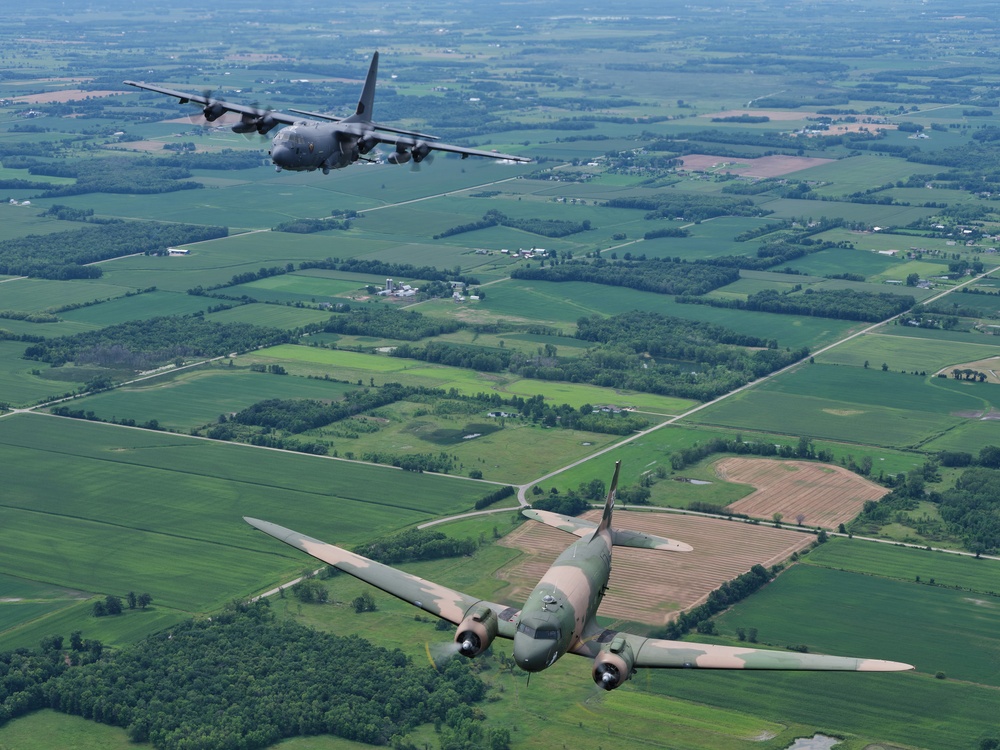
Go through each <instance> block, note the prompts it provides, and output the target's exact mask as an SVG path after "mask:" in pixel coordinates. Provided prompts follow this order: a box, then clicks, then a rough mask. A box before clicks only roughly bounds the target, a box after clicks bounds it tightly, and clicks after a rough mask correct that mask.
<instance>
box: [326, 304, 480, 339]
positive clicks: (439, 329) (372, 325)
mask: <svg viewBox="0 0 1000 750" xmlns="http://www.w3.org/2000/svg"><path fill="white" fill-rule="evenodd" d="M465 327H466V324H465V323H463V322H461V321H458V320H450V319H447V318H431V317H428V316H426V315H422V314H421V313H418V312H410V311H408V310H401V309H399V308H398V307H391V306H389V305H365V306H364V307H360V308H358V307H356V308H353V309H351V310H348V311H347V312H345V313H344V314H341V315H334V316H333V317H332V318H330V320H329V322H328V323H326V324H325V325H324V326H323V330H324V331H325V332H326V333H340V334H344V335H348V336H372V337H375V338H387V339H403V340H404V341H417V340H419V339H423V338H428V337H431V336H440V335H442V334H445V333H453V332H455V331H457V330H459V329H461V328H465Z"/></svg>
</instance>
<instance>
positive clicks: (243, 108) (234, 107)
mask: <svg viewBox="0 0 1000 750" xmlns="http://www.w3.org/2000/svg"><path fill="white" fill-rule="evenodd" d="M122 83H124V84H125V85H127V86H135V87H136V88H137V89H144V90H146V91H153V92H155V93H157V94H164V95H166V96H173V97H176V98H178V99H180V103H181V104H187V103H188V102H195V103H196V104H201V105H204V106H206V107H209V106H218V107H219V108H220V112H219V114H221V113H222V112H223V111H225V112H236V113H238V114H240V115H247V116H248V117H259V116H260V115H261V114H262V112H264V111H265V110H262V109H261V108H260V107H250V106H247V105H245V104H233V103H232V102H227V101H223V100H222V99H213V98H212V97H210V96H204V95H202V94H187V93H185V92H183V91H175V90H174V89H168V88H164V87H162V86H153V85H152V84H149V83H145V82H143V81H122ZM266 113H267V115H268V116H269V117H270V118H271V119H272V120H273V121H274V122H275V123H281V124H282V125H293V124H295V123H296V122H300V121H301V120H302V118H301V117H294V116H292V115H286V114H284V113H282V112H275V111H273V110H266ZM216 116H218V115H216Z"/></svg>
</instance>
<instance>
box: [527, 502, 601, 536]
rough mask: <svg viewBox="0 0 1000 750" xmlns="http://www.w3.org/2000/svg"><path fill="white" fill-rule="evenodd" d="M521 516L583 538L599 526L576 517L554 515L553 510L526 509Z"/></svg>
mask: <svg viewBox="0 0 1000 750" xmlns="http://www.w3.org/2000/svg"><path fill="white" fill-rule="evenodd" d="M521 515H523V516H527V517H528V518H531V519H534V520H535V521H541V522H542V523H544V524H545V525H546V526H551V527H552V528H554V529H559V530H560V531H568V532H569V533H570V534H576V535H577V536H581V537H583V536H587V534H591V533H593V531H594V529H596V528H597V524H596V523H594V522H593V521H588V520H586V519H585V518H576V517H574V516H564V515H563V514H562V513H553V512H552V511H551V510H535V509H534V508H525V509H524V510H522V511H521Z"/></svg>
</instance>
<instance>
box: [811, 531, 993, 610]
mask: <svg viewBox="0 0 1000 750" xmlns="http://www.w3.org/2000/svg"><path fill="white" fill-rule="evenodd" d="M805 562H807V563H808V564H809V565H817V566H822V567H828V568H833V569H834V570H842V571H848V572H852V573H861V574H863V575H874V576H879V577H882V578H892V579H896V580H900V581H908V582H912V581H915V579H916V577H917V576H920V580H921V581H922V582H924V583H927V582H929V581H930V580H931V579H934V581H935V583H936V584H937V585H938V586H943V587H945V588H960V589H967V590H969V591H973V592H976V593H980V594H988V595H990V596H1000V562H997V561H996V560H985V559H980V560H977V559H975V558H973V557H965V556H961V555H952V554H947V553H941V552H930V551H928V550H922V549H913V548H910V547H896V546H893V545H890V544H869V543H867V542H862V541H857V540H854V539H843V538H833V539H830V543H829V544H824V545H822V546H820V547H817V548H816V549H815V550H813V551H812V552H810V553H809V556H808V557H807V558H806V559H805Z"/></svg>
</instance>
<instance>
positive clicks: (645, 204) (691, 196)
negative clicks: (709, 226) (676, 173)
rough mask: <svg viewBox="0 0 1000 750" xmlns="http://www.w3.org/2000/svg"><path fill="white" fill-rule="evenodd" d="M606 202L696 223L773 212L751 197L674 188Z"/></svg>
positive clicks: (649, 214)
mask: <svg viewBox="0 0 1000 750" xmlns="http://www.w3.org/2000/svg"><path fill="white" fill-rule="evenodd" d="M664 150H671V149H664ZM604 205H605V206H607V207H609V208H637V209H640V210H642V211H647V212H648V213H647V214H646V217H645V218H647V219H683V220H685V221H694V222H698V221H705V220H706V219H712V218H715V217H716V216H764V215H765V214H767V213H769V212H768V211H765V210H764V209H762V208H760V207H759V206H757V204H756V203H754V202H753V201H752V200H751V199H750V198H731V197H729V196H725V195H708V194H701V193H680V192H678V193H672V192H670V191H664V192H662V193H658V194H657V195H655V196H629V197H626V198H612V199H611V200H609V201H607V202H606V203H605V204H604Z"/></svg>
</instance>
